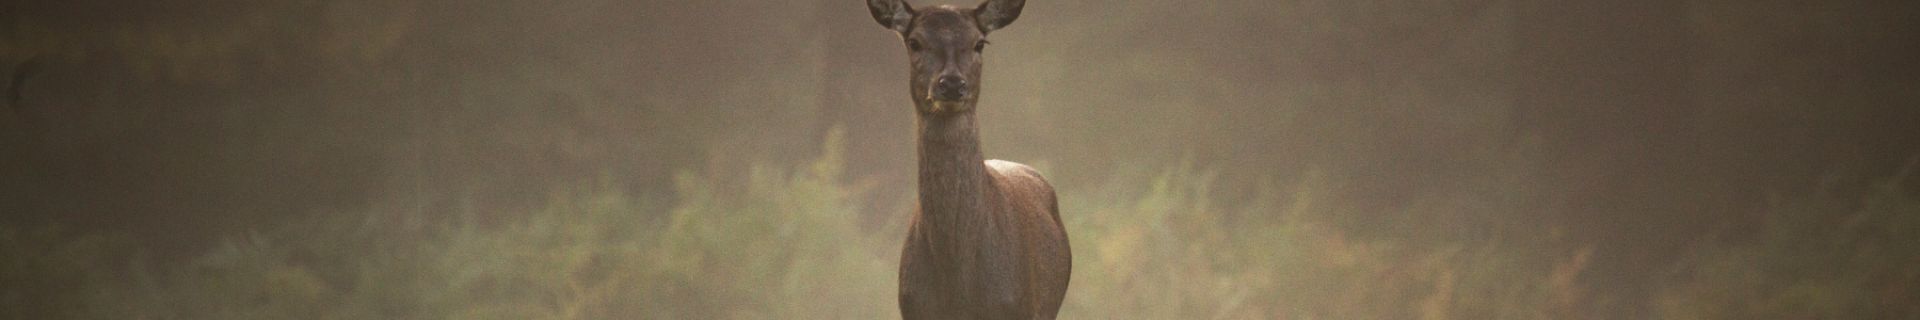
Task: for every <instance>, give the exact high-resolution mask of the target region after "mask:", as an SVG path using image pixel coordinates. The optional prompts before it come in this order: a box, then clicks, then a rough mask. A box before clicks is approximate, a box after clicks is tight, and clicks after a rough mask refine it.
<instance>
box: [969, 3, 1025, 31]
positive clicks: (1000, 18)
mask: <svg viewBox="0 0 1920 320" xmlns="http://www.w3.org/2000/svg"><path fill="white" fill-rule="evenodd" d="M1026 6H1027V0H987V2H982V3H980V7H979V8H975V9H973V19H974V20H975V21H979V22H980V33H987V32H992V31H993V30H1000V28H1001V27H1006V26H1007V24H1011V23H1013V19H1015V18H1019V17H1020V8H1022V7H1026Z"/></svg>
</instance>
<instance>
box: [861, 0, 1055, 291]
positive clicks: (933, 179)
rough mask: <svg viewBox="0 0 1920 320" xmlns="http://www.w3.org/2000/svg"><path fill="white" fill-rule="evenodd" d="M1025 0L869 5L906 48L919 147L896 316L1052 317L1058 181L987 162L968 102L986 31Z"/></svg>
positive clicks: (975, 87)
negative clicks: (968, 4)
mask: <svg viewBox="0 0 1920 320" xmlns="http://www.w3.org/2000/svg"><path fill="white" fill-rule="evenodd" d="M1025 4H1026V1H1025V0H986V1H985V2H982V3H981V4H980V5H978V6H977V7H973V8H966V7H959V6H953V5H938V6H925V7H920V8H914V7H911V6H909V5H908V4H907V3H906V0H867V9H868V11H870V13H872V14H873V19H874V20H875V21H878V22H879V23H880V26H882V27H886V28H887V29H889V30H893V31H894V32H895V33H897V34H898V35H899V36H900V39H901V40H902V42H903V43H904V44H905V45H906V48H907V56H908V61H910V64H909V66H910V69H909V70H910V71H909V72H908V74H909V80H908V81H907V86H908V90H909V92H910V93H909V96H910V97H911V98H912V99H913V106H914V114H915V119H916V121H915V123H916V129H915V131H916V133H915V135H916V137H915V138H916V139H918V140H919V145H918V153H919V154H918V156H919V181H918V183H919V185H918V187H919V190H918V191H919V207H918V208H917V210H915V211H914V212H913V215H912V219H911V220H910V222H909V225H908V228H907V237H906V238H907V239H906V244H905V245H904V246H903V248H902V249H901V254H900V279H899V281H900V292H899V294H900V295H899V299H900V300H899V303H900V315H901V318H903V319H908V320H915V319H1053V318H1054V317H1055V316H1056V315H1057V314H1058V313H1059V312H1060V304H1061V302H1062V301H1063V300H1065V298H1066V293H1067V280H1068V278H1069V276H1070V274H1071V273H1072V270H1073V254H1072V252H1071V250H1070V249H1069V248H1068V244H1067V233H1066V229H1065V227H1064V225H1063V224H1061V222H1060V204H1059V200H1058V199H1057V198H1056V197H1055V195H1054V191H1053V185H1051V184H1049V183H1048V182H1047V180H1046V179H1045V178H1043V177H1041V176H1040V172H1039V171H1038V170H1034V169H1033V167H1029V166H1027V165H1023V164H1019V163H1015V162H1011V161H1003V160H997V159H996V160H985V157H984V156H983V155H982V154H981V152H980V129H979V126H978V125H976V120H977V118H978V117H977V116H976V115H975V113H974V107H975V106H976V105H977V103H978V102H979V96H980V79H981V78H980V69H981V53H982V52H983V51H984V50H985V49H986V45H987V39H986V36H987V34H988V33H990V32H993V31H994V30H998V29H1000V28H1002V27H1006V26H1007V24H1009V23H1012V22H1013V20H1014V19H1015V18H1019V17H1020V10H1021V8H1022V7H1024V6H1025Z"/></svg>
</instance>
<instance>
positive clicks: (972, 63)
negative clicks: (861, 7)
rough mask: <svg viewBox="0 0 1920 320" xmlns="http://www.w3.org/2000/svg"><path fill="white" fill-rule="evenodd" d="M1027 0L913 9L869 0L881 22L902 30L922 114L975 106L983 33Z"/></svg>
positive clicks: (895, 0)
mask: <svg viewBox="0 0 1920 320" xmlns="http://www.w3.org/2000/svg"><path fill="white" fill-rule="evenodd" d="M1025 5H1026V0H987V1H986V2H984V3H981V4H980V6H978V7H975V8H962V7H955V6H950V5H942V6H932V7H922V8H919V9H914V8H912V7H910V6H908V5H907V2H906V0H867V10H868V11H870V12H872V13H873V20H875V21H878V22H880V26H882V27H886V28H887V29H892V30H893V31H894V32H897V33H899V34H900V39H902V40H903V41H904V43H905V44H906V47H907V57H908V58H909V59H908V60H909V61H911V63H912V64H911V65H910V66H911V68H912V69H911V72H910V73H911V75H912V78H911V79H910V81H908V84H909V86H910V90H912V96H913V104H914V107H915V109H917V110H918V111H919V112H920V114H922V115H951V114H961V113H967V112H972V111H973V106H974V103H975V102H977V101H979V95H980V65H981V58H980V54H981V52H982V51H983V50H985V49H986V47H987V33H989V32H993V30H998V29H1000V28H1001V27H1005V26H1007V24H1009V23H1013V19H1014V18H1019V17H1020V8H1021V7H1023V6H1025Z"/></svg>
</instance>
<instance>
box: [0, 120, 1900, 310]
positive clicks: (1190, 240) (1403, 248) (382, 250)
mask: <svg viewBox="0 0 1920 320" xmlns="http://www.w3.org/2000/svg"><path fill="white" fill-rule="evenodd" d="M827 140H828V141H829V142H828V144H827V148H828V152H825V153H824V154H825V155H824V156H822V157H821V158H820V159H817V160H816V161H813V162H812V163H807V164H802V165H798V166H780V165H770V164H759V165H752V166H751V167H750V168H744V169H743V171H744V172H746V174H744V175H736V176H738V177H733V178H721V177H717V176H714V175H708V174H702V173H699V172H693V171H686V172H682V173H681V174H679V175H678V176H677V178H676V179H675V181H676V183H675V187H676V188H675V190H676V191H675V192H674V193H673V194H670V195H632V194H629V193H627V192H624V191H622V190H618V189H616V188H612V187H607V186H608V185H612V184H602V183H586V184H585V185H583V186H580V187H578V188H574V189H569V190H561V191H556V192H555V193H554V194H553V195H552V196H551V200H550V205H549V206H548V207H547V208H546V209H544V210H539V211H536V212H530V213H528V214H527V215H525V216H524V217H523V218H522V219H519V220H515V221H507V222H501V223H477V222H473V221H471V220H472V219H459V218H451V219H444V220H441V221H440V222H436V223H430V224H428V225H425V226H421V227H418V228H405V227H398V226H396V224H392V223H386V221H388V220H387V218H386V217H392V216H394V215H392V213H382V212H363V213H341V214H337V215H328V216H322V217H314V218H308V219H301V220H299V221H286V222H285V223H282V224H279V225H274V226H266V227H262V228H259V229H257V230H256V231H254V232H250V233H246V234H235V235H230V237H229V238H228V239H229V240H228V241H226V242H225V243H224V244H223V245H221V246H218V247H216V248H213V249H211V250H209V251H208V252H206V253H205V254H203V255H201V256H199V257H198V258H196V259H192V260H191V261H185V262H179V263H155V262H152V261H153V260H152V259H148V258H146V257H145V256H144V255H143V254H142V249H141V246H140V244H139V243H136V242H134V241H132V240H131V239H128V238H126V237H122V236H117V235H111V234H88V233H81V232H75V231H72V230H62V229H60V228H58V227H56V226H20V225H0V268H4V269H0V284H4V285H3V286H0V288H4V289H0V290H4V291H3V294H0V318H9V319H94V318H107V319H274V318H299V319H605V318H640V319H710V318H716V319H874V318H882V319H884V318H891V317H894V315H895V314H896V311H895V302H894V277H895V271H896V269H895V262H896V259H897V255H898V253H897V250H898V245H899V240H900V238H901V230H900V229H901V228H903V227H902V225H903V224H904V222H903V221H886V222H884V223H871V222H870V221H865V220H863V219H865V218H863V217H875V216H883V217H884V216H899V215H896V214H891V213H888V214H874V213H871V212H861V211H862V210H863V209H860V208H861V206H857V205H855V203H857V202H859V201H862V199H868V200H871V199H874V198H881V199H907V195H906V194H905V193H887V192H888V191H877V190H875V189H871V188H855V187H852V186H850V185H849V184H848V183H846V182H845V181H846V180H847V179H846V177H844V175H845V174H844V173H843V172H842V168H841V163H842V161H841V160H840V153H839V151H838V148H839V147H838V145H839V144H840V143H839V142H838V141H839V139H837V138H829V139H827ZM1318 177H1319V175H1314V174H1308V175H1305V178H1302V179H1298V180H1297V181H1284V182H1275V183H1271V184H1268V185H1267V186H1265V187H1263V189H1262V190H1258V191H1256V192H1251V193H1250V194H1252V196H1250V197H1241V198H1234V199H1231V201H1229V200H1228V199H1224V198H1226V197H1224V196H1220V195H1219V194H1220V193H1218V192H1214V190H1211V188H1213V187H1214V186H1215V185H1216V183H1215V182H1214V181H1215V178H1216V175H1215V174H1213V173H1212V172H1211V171H1209V170H1206V169H1204V168H1197V167H1196V166H1194V165H1190V164H1173V165H1167V166H1163V167H1157V168H1154V167H1143V169H1137V170H1122V172H1118V173H1116V174H1115V175H1114V178H1113V179H1112V180H1111V181H1108V182H1106V183H1104V184H1103V185H1094V186H1081V187H1080V188H1073V189H1063V190H1064V191H1063V192H1062V194H1061V195H1062V198H1063V199H1064V203H1063V204H1062V207H1063V208H1064V210H1065V211H1066V212H1064V213H1063V214H1062V216H1063V218H1064V219H1066V223H1067V224H1068V226H1067V227H1068V229H1069V232H1070V235H1071V238H1072V241H1073V248H1074V253H1075V256H1074V259H1075V269H1074V278H1073V280H1072V288H1071V291H1070V292H1069V293H1068V297H1067V299H1068V301H1067V306H1066V307H1065V308H1064V310H1063V311H1062V317H1063V318H1068V319H1271V318H1280V319H1416V318H1417V319H1546V318H1579V317H1580V312H1583V311H1584V310H1590V308H1589V307H1591V306H1593V304H1595V303H1601V301H1603V300H1604V299H1606V298H1605V297H1595V296H1593V295H1591V294H1589V293H1588V290H1587V289H1586V287H1587V286H1588V284H1587V283H1586V282H1585V281H1586V280H1583V278H1582V272H1583V270H1584V268H1585V267H1586V265H1587V264H1588V263H1589V262H1590V260H1591V259H1592V252H1593V250H1592V247H1591V246H1590V245H1589V244H1582V243H1571V242H1569V241H1566V240H1564V239H1561V236H1560V235H1559V232H1557V231H1555V228H1553V227H1552V226H1521V227H1515V228H1511V229H1502V231H1499V232H1493V233H1491V234H1493V236H1436V237H1426V238H1418V239H1416V238H1363V237H1359V236H1354V235H1353V233H1352V232H1350V231H1349V230H1346V229H1343V228H1341V227H1339V226H1336V225H1334V224H1333V223H1331V222H1329V220H1330V218H1329V217H1330V215H1335V214H1339V213H1338V212H1330V211H1329V210H1331V209H1327V208H1325V207H1324V206H1319V205H1316V203H1317V202H1316V201H1319V200H1318V199H1321V197H1323V195H1322V194H1323V192H1322V191H1321V190H1324V189H1326V188H1328V185H1329V184H1330V183H1331V182H1329V181H1325V180H1324V179H1321V178H1318ZM1503 181H1506V180H1500V179H1492V180H1488V181H1486V182H1485V183H1481V184H1476V185H1478V186H1479V187H1482V188H1492V189H1496V190H1497V189H1499V188H1501V185H1502V183H1505V182H1503ZM896 192H898V191H896ZM1480 194H1498V193H1497V192H1486V193H1480ZM1904 194H1905V193H1903V192H1902V191H1901V190H1897V189H1895V188H1892V187H1888V188H1883V190H1881V192H1878V193H1875V194H1874V195H1871V196H1869V197H1867V198H1865V199H1828V198H1822V197H1817V196H1808V197H1779V198H1778V199H1776V201H1775V202H1774V203H1771V204H1769V205H1768V206H1766V208H1769V209H1768V211H1767V212H1765V213H1764V214H1763V215H1764V216H1765V219H1766V221H1765V222H1764V223H1763V225H1764V226H1765V228H1764V231H1762V232H1760V234H1759V235H1757V236H1754V237H1713V236H1707V237H1703V239H1701V240H1700V241H1698V242H1697V243H1693V244H1691V245H1692V246H1693V249H1692V250H1691V252H1692V254H1690V255H1688V256H1687V257H1686V258H1685V259H1684V260H1683V261H1681V262H1679V263H1676V264H1675V265H1673V266H1671V268H1670V270H1672V271H1671V274H1668V275H1664V277H1665V278H1666V279H1668V280H1669V281H1668V282H1667V283H1664V284H1662V285H1661V286H1660V291H1659V292H1660V294H1659V295H1657V296H1656V297H1652V298H1650V299H1649V302H1647V303H1650V304H1653V305H1654V309H1655V310H1657V312H1658V314H1659V316H1660V317H1661V318H1671V319H1739V318H1770V319H1778V318H1820V319H1842V318H1845V319H1859V318H1880V319H1902V318H1904V319H1914V318H1917V317H1920V307H1916V306H1915V305H1914V304H1912V303H1911V301H1912V300H1913V297H1914V296H1915V295H1916V294H1917V293H1920V254H1915V253H1914V252H1920V202H1916V201H1915V199H1912V198H1909V197H1906V196H1903V195H1904ZM1481 200H1484V202H1487V203H1497V202H1499V199H1481ZM1448 203H1452V204H1451V205H1450V204H1448ZM1468 203H1471V202H1468ZM1432 207H1433V208H1431V209H1430V210H1461V209H1458V208H1476V207H1475V206H1471V205H1459V203H1458V202H1444V203H1436V204H1434V205H1432ZM1833 217H1839V218H1833ZM876 225H877V226H876Z"/></svg>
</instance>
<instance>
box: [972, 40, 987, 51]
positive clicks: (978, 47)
mask: <svg viewBox="0 0 1920 320" xmlns="http://www.w3.org/2000/svg"><path fill="white" fill-rule="evenodd" d="M984 50H987V40H985V39H982V40H980V42H974V43H973V52H980V51H984Z"/></svg>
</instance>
